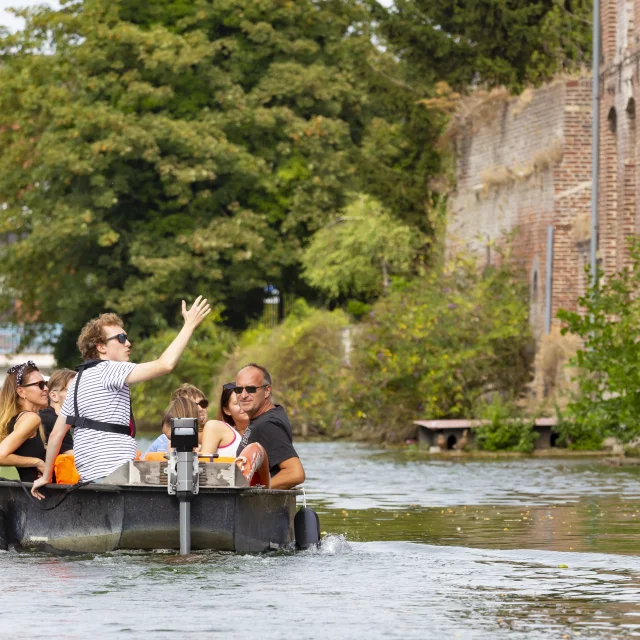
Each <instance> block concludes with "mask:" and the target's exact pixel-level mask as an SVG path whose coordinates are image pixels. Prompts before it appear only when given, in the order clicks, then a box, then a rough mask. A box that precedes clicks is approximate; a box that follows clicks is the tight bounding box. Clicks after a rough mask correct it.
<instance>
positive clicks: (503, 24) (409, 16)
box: [379, 0, 592, 90]
mask: <svg viewBox="0 0 640 640" xmlns="http://www.w3.org/2000/svg"><path fill="white" fill-rule="evenodd" d="M591 11H592V2H591V0H396V2H394V8H393V9H391V10H389V11H386V10H381V11H380V12H379V16H380V19H381V25H382V27H381V30H382V33H383V34H384V36H385V37H386V39H387V40H388V42H389V43H390V45H391V47H392V48H393V50H394V51H395V52H396V53H397V54H398V55H399V56H400V57H401V58H402V59H403V60H404V61H405V62H406V63H408V64H410V65H411V67H412V68H413V69H414V71H415V74H416V75H418V76H421V77H422V78H423V79H424V80H426V81H428V82H429V84H431V85H433V84H434V83H435V82H437V81H439V80H440V81H445V82H448V83H449V84H450V85H451V86H452V87H454V88H456V89H458V90H465V89H467V88H468V87H469V86H470V85H471V84H472V83H482V84H488V85H490V86H495V85H505V86H507V87H510V88H512V89H515V90H520V89H522V87H523V86H524V85H526V84H529V83H534V84H537V83H539V82H541V81H544V80H546V79H549V78H550V77H551V76H552V75H553V74H554V73H557V72H560V71H565V70H568V69H571V68H575V67H577V66H580V65H584V64H588V63H589V60H590V56H591V24H590V20H591Z"/></svg>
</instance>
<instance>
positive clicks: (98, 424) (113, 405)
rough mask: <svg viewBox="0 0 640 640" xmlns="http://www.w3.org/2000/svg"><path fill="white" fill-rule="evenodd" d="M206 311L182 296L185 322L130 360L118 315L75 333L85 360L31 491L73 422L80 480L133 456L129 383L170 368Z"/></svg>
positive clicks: (46, 478) (202, 302)
mask: <svg viewBox="0 0 640 640" xmlns="http://www.w3.org/2000/svg"><path fill="white" fill-rule="evenodd" d="M210 311H211V308H210V306H209V305H208V304H207V300H206V299H203V298H202V296H198V298H196V300H195V302H194V303H193V306H192V307H191V308H190V309H187V305H186V303H185V301H184V300H183V301H182V317H183V318H184V325H183V327H182V329H181V330H180V333H178V335H177V336H176V338H175V339H174V341H173V342H172V343H171V344H170V345H169V346H168V347H167V349H166V350H165V352H164V353H163V354H162V355H161V356H160V357H159V358H158V359H157V360H153V361H152V362H144V363H141V364H135V363H133V362H129V356H130V354H131V341H130V340H129V337H128V336H127V333H126V331H125V330H124V328H123V325H122V320H120V318H119V317H118V316H117V315H116V314H114V313H103V314H102V315H101V316H99V317H98V318H94V319H93V320H90V321H89V322H88V323H87V324H86V325H85V326H84V328H83V329H82V331H81V333H80V337H79V338H78V348H79V349H80V353H81V355H82V358H83V360H84V363H83V364H81V365H80V366H79V367H78V375H77V376H76V377H75V378H74V379H73V380H72V381H71V383H70V384H69V389H68V392H67V398H66V400H65V402H64V404H63V405H62V410H61V412H60V415H59V416H58V419H57V420H56V423H55V426H54V428H53V431H52V432H51V436H50V437H49V443H48V446H47V459H46V461H45V469H44V472H43V474H42V477H41V478H39V479H38V481H37V482H35V483H34V484H33V487H32V489H31V493H32V494H33V495H34V496H35V497H36V498H38V499H42V498H43V497H44V496H43V495H42V494H41V493H40V492H39V491H38V488H39V487H41V486H43V485H45V484H47V483H48V482H51V476H52V471H53V463H54V461H55V459H56V456H57V455H58V453H59V451H60V445H61V444H62V440H63V438H64V436H65V434H66V433H67V431H68V430H69V428H70V427H71V426H72V425H73V427H74V447H73V448H74V455H75V463H76V468H77V470H78V473H79V474H80V479H81V480H82V481H93V482H99V481H100V480H102V479H103V478H105V477H106V476H108V475H109V474H110V473H112V472H113V471H115V470H116V469H117V468H118V467H119V466H121V465H122V464H124V463H126V462H128V461H129V460H133V459H134V458H135V456H136V449H137V445H136V441H135V439H134V436H135V421H134V420H133V412H132V409H131V394H130V392H129V385H131V384H136V383H138V382H146V381H147V380H152V379H154V378H158V377H160V376H163V375H165V374H167V373H169V372H171V371H173V369H174V368H175V366H176V365H177V364H178V361H179V360H180V357H181V356H182V353H183V352H184V350H185V348H186V346H187V344H189V340H190V339H191V336H192V335H193V332H194V330H195V329H196V327H198V325H199V324H200V323H201V322H202V321H203V320H204V319H205V318H206V317H207V316H208V315H209V313H210Z"/></svg>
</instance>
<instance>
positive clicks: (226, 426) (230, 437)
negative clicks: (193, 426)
mask: <svg viewBox="0 0 640 640" xmlns="http://www.w3.org/2000/svg"><path fill="white" fill-rule="evenodd" d="M233 386H235V383H234V385H233ZM242 416H244V418H243V417H242ZM221 418H222V419H221ZM245 418H246V420H245ZM236 420H237V421H238V422H240V423H241V424H243V425H244V429H246V428H247V425H248V424H249V416H248V415H247V414H246V413H245V412H244V411H242V409H241V408H240V405H239V404H238V399H237V398H236V394H235V393H234V392H233V387H232V386H231V385H230V384H225V385H224V386H223V387H222V395H221V396H220V411H219V412H218V420H209V422H207V424H205V425H204V431H203V433H202V447H201V453H202V455H208V456H210V455H213V454H214V453H217V454H218V456H220V457H221V458H235V457H236V451H237V450H238V446H239V445H240V441H241V440H242V435H241V434H240V433H238V431H237V430H236V429H235V427H236ZM232 425H233V426H232Z"/></svg>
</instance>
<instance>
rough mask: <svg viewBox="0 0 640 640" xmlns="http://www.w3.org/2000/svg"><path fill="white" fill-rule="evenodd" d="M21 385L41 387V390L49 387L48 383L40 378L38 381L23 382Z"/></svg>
mask: <svg viewBox="0 0 640 640" xmlns="http://www.w3.org/2000/svg"><path fill="white" fill-rule="evenodd" d="M20 386H21V387H23V388H24V387H40V391H44V390H45V389H46V388H47V383H46V382H45V381H44V380H38V382H30V383H29V384H21V385H20Z"/></svg>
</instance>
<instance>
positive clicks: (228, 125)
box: [0, 0, 375, 362]
mask: <svg viewBox="0 0 640 640" xmlns="http://www.w3.org/2000/svg"><path fill="white" fill-rule="evenodd" d="M23 15H24V17H25V18H26V28H25V30H24V31H23V32H20V33H17V34H15V35H12V36H7V37H5V38H4V39H3V40H2V41H0V51H1V52H2V57H1V64H0V85H1V87H2V89H1V90H0V140H1V144H2V150H3V151H2V154H0V202H2V203H3V204H2V210H1V211H0V232H2V233H5V234H10V235H11V237H12V238H14V239H15V240H16V241H15V242H13V243H12V244H10V245H9V246H7V247H5V248H4V249H3V251H2V262H1V264H2V266H1V267H0V273H1V275H2V279H3V290H2V295H3V306H4V308H6V309H8V308H10V307H11V305H12V302H13V300H15V299H19V300H20V301H21V305H20V306H19V309H18V312H19V313H18V315H19V316H20V319H22V320H27V321H28V320H30V319H34V318H37V319H40V320H44V321H49V322H52V321H58V322H62V323H63V325H64V334H63V336H62V338H61V340H60V342H59V345H58V350H57V355H58V356H59V357H60V359H61V360H62V361H63V362H70V361H71V360H75V358H76V354H75V348H74V347H73V342H74V339H75V336H76V335H77V332H78V329H79V328H80V326H81V325H82V324H83V322H84V321H85V320H86V319H87V318H88V317H90V316H91V315H95V314H96V313H97V312H99V311H102V310H104V309H105V308H110V309H113V310H116V311H118V312H120V313H121V314H122V315H123V316H124V317H125V320H126V322H127V327H128V330H129V332H130V334H131V335H132V336H133V337H134V338H139V337H145V336H149V335H153V334H155V333H156V332H157V331H161V330H164V329H166V328H167V327H168V326H171V325H172V324H173V323H174V322H175V320H176V316H175V314H176V311H175V310H176V309H177V308H178V307H179V304H178V302H179V300H180V299H181V298H190V297H194V296H195V295H196V294H198V293H205V294H206V295H207V296H208V297H209V298H210V299H211V300H212V302H214V303H221V304H223V305H225V307H226V311H225V315H226V318H227V320H228V321H230V322H231V324H233V325H235V326H242V325H243V323H244V322H246V319H247V316H251V315H258V313H259V308H258V307H259V304H260V296H259V295H256V293H257V292H259V291H260V290H261V289H262V287H263V286H264V284H265V282H268V281H274V282H276V283H277V284H279V286H280V288H281V289H283V290H286V291H291V290H294V291H295V290H296V287H299V286H300V285H299V256H300V251H301V248H302V247H303V246H304V245H305V243H306V242H307V239H308V238H309V237H310V236H311V234H312V233H313V232H314V231H315V230H317V229H319V228H321V227H323V226H324V225H325V224H326V223H327V222H328V221H329V220H330V219H331V216H332V212H335V211H336V210H339V209H340V208H341V207H342V206H344V204H345V202H346V198H347V194H348V191H349V189H352V188H353V186H354V185H357V184H359V178H358V176H357V173H358V169H357V167H358V163H359V162H360V161H361V158H362V151H361V150H362V146H363V144H364V142H363V140H364V138H365V137H366V135H365V133H363V132H366V130H367V128H368V127H369V124H368V123H369V121H370V120H371V118H372V117H373V111H372V110H370V109H368V107H367V103H368V102H369V101H370V100H371V96H368V95H367V91H368V88H367V85H366V83H365V76H366V74H365V73H364V72H363V71H362V70H359V69H354V67H355V66H356V65H354V57H353V56H354V55H355V54H356V53H357V54H360V53H362V52H366V51H368V50H373V49H374V47H373V45H372V44H371V38H370V34H369V32H368V27H367V20H368V14H367V13H366V12H365V11H364V9H363V8H362V6H361V5H360V4H359V3H357V2H355V1H354V2H347V1H345V2H338V1H327V2H321V3H317V2H313V1H312V0H301V1H300V2H282V1H281V0H264V1H262V2H253V1H249V0H225V1H223V2H215V3H211V2H207V1H205V0H197V1H196V2H190V3H187V2H182V1H178V0H176V1H175V2H170V3H167V2H160V1H159V0H152V1H150V2H149V3H146V4H145V7H144V8H143V9H140V5H139V3H133V2H131V1H130V0H115V1H111V0H110V1H109V2H107V1H106V0H85V1H84V2H83V3H72V4H68V5H66V6H65V7H64V8H63V9H61V10H60V11H50V10H47V9H44V8H38V9H35V10H28V11H24V12H23ZM44 52H46V54H45V53H44ZM374 111H375V110H374Z"/></svg>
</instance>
